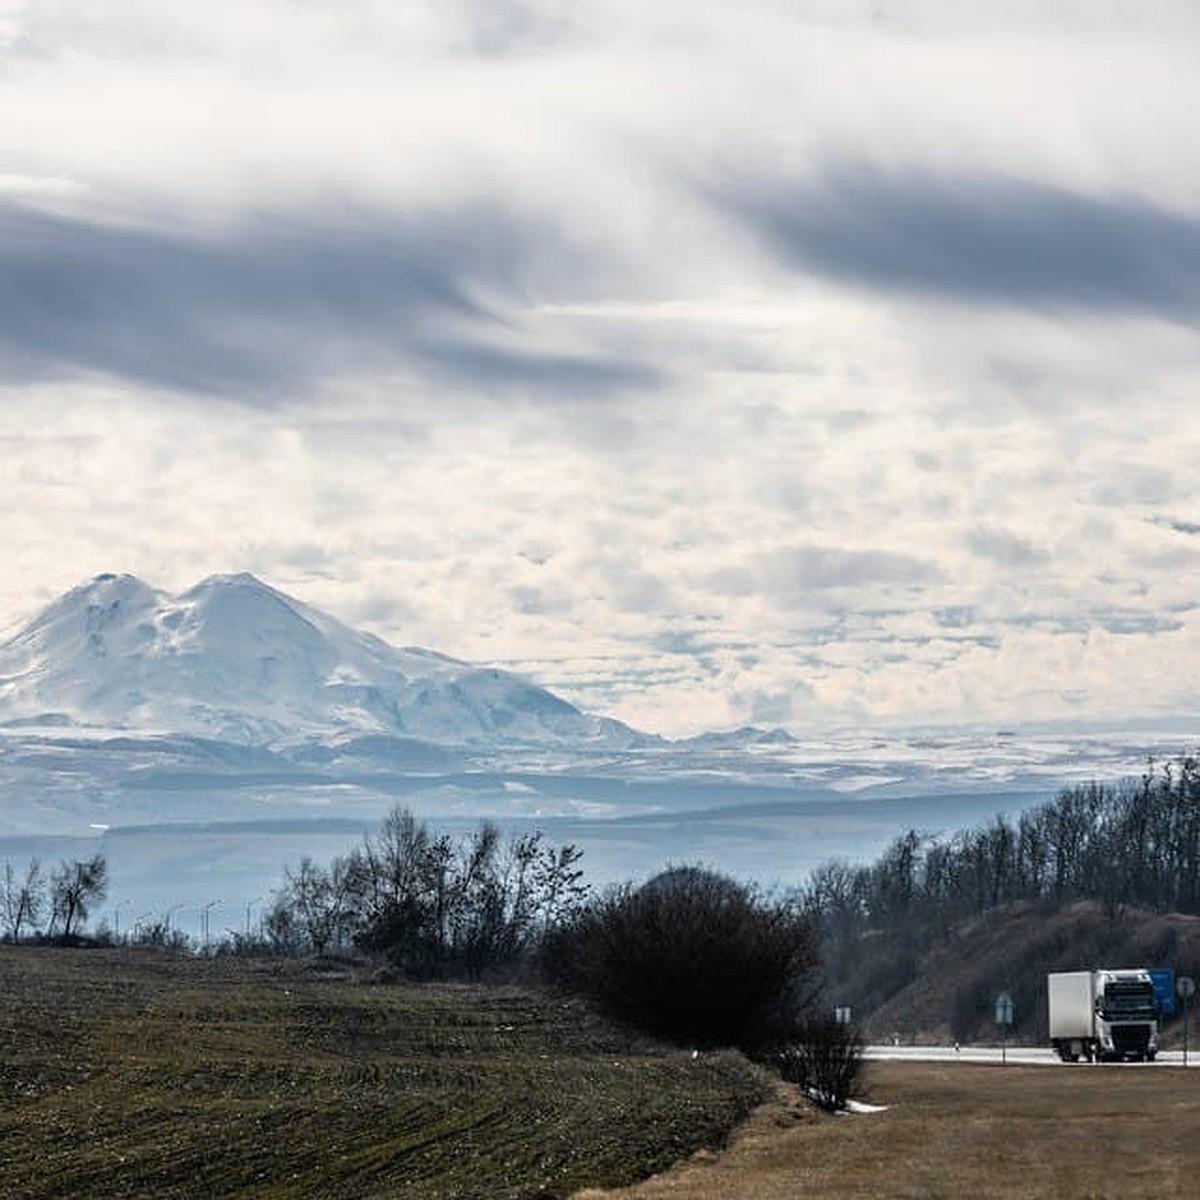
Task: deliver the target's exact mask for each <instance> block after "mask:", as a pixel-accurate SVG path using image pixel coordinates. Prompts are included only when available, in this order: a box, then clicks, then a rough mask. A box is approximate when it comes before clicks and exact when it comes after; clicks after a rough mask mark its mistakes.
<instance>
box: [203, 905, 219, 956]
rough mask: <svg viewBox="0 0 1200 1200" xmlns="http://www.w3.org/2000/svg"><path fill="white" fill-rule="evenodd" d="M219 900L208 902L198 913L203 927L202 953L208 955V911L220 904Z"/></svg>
mask: <svg viewBox="0 0 1200 1200" xmlns="http://www.w3.org/2000/svg"><path fill="white" fill-rule="evenodd" d="M220 903H221V901H220V900H210V901H209V902H208V903H207V904H206V905H205V906H204V907H203V908H202V909H201V910H200V911H201V914H202V921H203V925H204V953H205V954H207V953H208V914H209V910H210V909H212V908H215V907H216V906H217V905H218V904H220Z"/></svg>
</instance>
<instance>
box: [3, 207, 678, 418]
mask: <svg viewBox="0 0 1200 1200" xmlns="http://www.w3.org/2000/svg"><path fill="white" fill-rule="evenodd" d="M556 243H559V244H560V245H562V244H563V243H562V242H561V241H560V239H558V238H557V236H556V233H555V231H554V230H552V229H546V228H542V227H539V226H536V225H534V224H533V223H531V222H528V221H526V220H523V219H521V218H519V217H516V216H514V215H512V214H510V213H508V212H505V211H503V210H501V209H499V208H486V207H479V206H474V207H471V208H470V209H464V210H461V211H453V212H449V213H433V214H424V215H419V216H416V217H412V218H410V219H407V220H399V219H386V218H379V217H374V216H367V217H365V218H364V217H362V216H356V217H354V218H352V219H349V220H340V221H338V220H333V219H329V218H324V219H321V218H317V219H313V220H309V221H304V220H301V219H298V218H296V217H294V216H291V217H288V218H286V219H267V218H262V217H260V218H257V219H254V220H248V221H244V222H242V223H240V224H238V225H237V226H235V227H233V228H222V229H220V230H218V231H216V232H211V231H204V232H198V231H194V230H188V229H179V230H172V229H164V228H162V227H161V226H160V227H155V228H146V227H138V226H129V225H116V224H103V223H97V222H92V221H88V220H86V219H82V218H79V217H71V216H63V215H59V214H50V213H44V212H38V211H33V210H30V209H27V208H23V207H21V206H19V205H15V204H12V203H9V204H0V351H2V352H3V367H2V368H0V371H2V373H3V374H4V375H6V376H7V377H8V379H9V380H17V381H21V380H28V379H35V378H47V377H48V378H53V377H56V376H61V375H64V374H71V373H78V372H85V373H101V374H106V375H114V376H118V377H121V378H125V379H129V380H133V381H136V382H139V383H143V384H149V385H152V386H157V387H168V388H182V389H188V390H194V391H199V392H209V393H218V394H224V395H227V396H229V397H230V398H233V399H238V400H253V401H255V402H271V401H274V400H277V399H279V398H280V397H281V396H284V395H287V394H289V393H291V392H293V391H295V390H296V389H299V388H303V387H305V386H306V385H308V384H310V383H311V382H312V381H313V380H314V379H316V378H319V377H320V376H322V375H324V374H327V373H330V374H339V373H344V372H347V371H350V372H352V371H354V370H356V369H367V370H370V369H372V368H376V367H379V366H388V367H396V366H406V367H407V368H408V369H410V370H413V371H416V372H418V373H419V374H421V375H423V376H432V377H434V378H435V379H437V380H439V381H442V382H446V381H449V382H457V383H459V384H462V385H466V386H483V387H485V388H494V387H500V388H528V389H533V390H541V389H554V390H555V392H556V393H557V394H561V395H563V396H564V397H567V398H569V397H571V396H574V395H580V394H584V395H587V394H595V393H596V392H605V391H611V390H612V389H614V388H619V387H624V386H629V385H639V384H646V383H648V382H653V381H654V379H655V376H654V373H653V372H652V371H651V370H650V369H649V368H647V367H645V366H643V365H641V364H638V363H636V362H634V363H629V362H625V361H619V360H614V359H611V358H610V357H609V356H607V355H605V354H597V355H595V356H590V355H587V354H579V355H572V354H564V353H559V352H556V351H553V350H543V349H541V348H539V347H537V346H536V345H535V346H534V347H533V348H530V345H529V339H528V338H525V339H520V338H518V337H517V335H516V333H515V331H514V330H513V329H511V328H510V327H509V323H508V320H507V316H506V306H507V305H509V304H516V305H519V304H520V303H521V302H522V300H523V297H524V295H525V294H526V292H527V291H529V290H531V289H535V288H536V286H537V283H538V280H537V278H536V277H535V276H536V270H537V266H536V264H540V263H544V262H545V261H546V256H547V252H548V251H547V247H548V246H552V245H554V244H556ZM569 253H570V251H569V249H567V248H564V249H563V256H564V257H565V256H567V255H568V254H569ZM577 265H578V266H579V267H580V270H581V271H582V272H585V271H586V265H585V264H577Z"/></svg>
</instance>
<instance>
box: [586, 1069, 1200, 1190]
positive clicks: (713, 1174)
mask: <svg viewBox="0 0 1200 1200" xmlns="http://www.w3.org/2000/svg"><path fill="white" fill-rule="evenodd" d="M1195 1074H1196V1073H1195V1072H1194V1071H1183V1070H1181V1069H1180V1068H1178V1067H1173V1068H1159V1067H1154V1068H1150V1069H1147V1068H1143V1067H1134V1066H1127V1067H1122V1066H1106V1067H1094V1066H1086V1065H1082V1066H1078V1067H1068V1066H1063V1065H1060V1064H1054V1065H1050V1066H1045V1067H1018V1066H1013V1065H1011V1064H1010V1065H1009V1066H1007V1067H1001V1066H999V1065H996V1066H968V1065H967V1064H956V1063H949V1064H941V1063H896V1062H878V1063H872V1064H871V1081H872V1082H871V1093H872V1099H873V1100H875V1101H876V1102H877V1103H878V1104H880V1105H883V1106H886V1111H884V1112H877V1113H871V1114H866V1115H863V1116H854V1117H849V1118H847V1117H834V1116H830V1115H828V1114H822V1113H818V1112H817V1111H816V1110H815V1109H813V1108H812V1107H811V1106H808V1107H804V1106H802V1105H800V1104H798V1103H797V1102H796V1100H795V1099H794V1097H786V1096H785V1097H783V1098H781V1100H780V1102H778V1103H775V1104H771V1105H767V1106H764V1107H763V1108H761V1109H759V1110H758V1111H757V1112H755V1114H754V1115H753V1117H752V1118H751V1119H750V1120H749V1121H748V1122H747V1123H746V1124H745V1125H743V1126H742V1128H741V1129H740V1130H739V1131H738V1134H737V1137H736V1139H735V1140H734V1142H733V1144H732V1146H731V1147H730V1148H729V1150H728V1151H726V1152H725V1153H722V1154H721V1155H719V1156H715V1155H697V1156H695V1157H694V1158H692V1159H691V1160H689V1161H688V1162H685V1163H681V1164H679V1165H678V1166H677V1167H675V1168H673V1169H672V1170H670V1171H668V1172H667V1173H665V1174H664V1175H661V1176H659V1177H658V1178H656V1179H652V1180H649V1181H647V1182H645V1183H642V1184H638V1185H636V1186H634V1187H630V1188H621V1189H619V1190H617V1191H611V1192H610V1191H605V1192H599V1191H590V1190H589V1191H588V1192H585V1193H584V1194H582V1195H581V1196H579V1197H578V1198H577V1200H606V1198H608V1200H617V1197H620V1198H621V1200H679V1198H680V1197H686V1198H687V1200H746V1198H747V1197H753V1200H797V1198H798V1197H819V1198H820V1200H879V1198H880V1197H887V1198H896V1200H899V1198H904V1200H962V1198H963V1197H964V1196H966V1197H970V1198H971V1200H1058V1198H1060V1197H1061V1198H1062V1200H1077V1198H1083V1197H1087V1198H1088V1200H1101V1198H1104V1200H1131V1198H1133V1197H1143V1196H1145V1197H1154V1198H1155V1200H1166V1198H1173V1197H1188V1198H1191V1197H1194V1196H1195V1195H1196V1179H1197V1177H1198V1176H1200V1140H1197V1138H1196V1137H1195V1136H1194V1131H1195V1130H1196V1129H1197V1128H1198V1127H1200V1088H1197V1087H1196V1082H1197V1081H1196V1078H1195Z"/></svg>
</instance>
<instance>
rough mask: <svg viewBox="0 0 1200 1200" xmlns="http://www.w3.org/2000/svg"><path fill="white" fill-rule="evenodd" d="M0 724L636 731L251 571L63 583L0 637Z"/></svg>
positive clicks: (601, 735)
mask: <svg viewBox="0 0 1200 1200" xmlns="http://www.w3.org/2000/svg"><path fill="white" fill-rule="evenodd" d="M0 724H6V725H9V726H13V725H33V724H39V725H54V724H57V725H66V724H70V725H74V726H85V727H96V728H104V729H119V730H133V731H138V732H142V733H160V732H170V733H184V734H193V735H198V736H203V737H212V738H220V739H224V740H227V741H236V742H241V743H244V744H266V743H269V742H276V741H281V740H286V739H289V738H303V737H311V736H314V735H330V734H337V735H343V736H345V735H347V734H355V735H357V734H386V735H399V736H403V737H406V738H416V739H422V740H425V741H432V742H439V743H448V744H458V745H462V744H479V743H488V742H497V743H501V742H502V743H517V744H520V743H532V744H555V743H560V742H564V741H584V742H591V743H599V744H608V743H612V744H613V745H627V744H629V743H630V742H632V741H636V740H637V739H638V736H639V735H637V734H636V733H635V732H634V731H633V730H630V729H629V728H628V727H626V726H624V725H621V724H620V723H619V722H617V721H612V720H607V719H603V718H599V717H595V716H591V715H588V714H586V713H583V712H581V711H580V710H579V709H577V708H575V707H574V706H572V705H570V704H568V703H567V702H566V701H564V700H561V699H559V698H558V697H557V696H554V695H553V694H552V693H550V692H548V691H546V690H545V689H543V688H539V687H536V686H534V685H532V684H530V683H528V682H526V681H525V680H523V679H521V678H519V677H518V676H515V675H512V674H510V673H508V672H505V671H499V670H493V669H489V668H482V667H479V666H475V665H472V664H470V663H465V662H460V661H458V660H456V659H453V658H448V657H446V656H445V655H441V654H437V653H434V652H432V651H428V650H421V649H415V648H406V649H397V648H396V647H393V646H391V645H389V644H388V643H387V642H385V641H383V640H382V639H380V638H378V637H375V636H373V635H371V634H367V633H362V632H359V631H356V630H354V629H351V628H350V627H349V626H347V625H344V624H342V623H341V622H340V621H337V620H336V619H334V618H333V617H331V616H329V615H328V614H327V613H323V612H321V611H319V610H318V609H315V608H312V607H310V606H309V605H306V604H303V603H301V602H300V601H298V600H295V599H293V598H292V597H290V596H287V595H285V594H284V593H283V592H280V591H277V590H275V589H274V588H272V587H269V586H268V585H266V584H265V583H263V582H262V581H261V580H259V579H256V578H255V577H254V576H252V575H245V574H242V575H216V576H212V577H211V578H209V579H205V580H204V581H203V582H201V583H199V584H197V585H196V586H195V587H193V588H191V589H190V590H189V591H186V592H184V593H183V594H182V595H180V596H170V595H168V594H167V593H166V592H163V591H160V590H158V589H156V588H152V587H149V586H148V585H146V584H145V583H142V582H141V581H140V580H138V579H136V578H134V577H132V576H130V575H100V576H97V577H96V578H95V579H93V580H92V581H91V582H90V583H86V584H83V585H81V586H80V587H77V588H74V589H72V590H71V591H70V592H68V593H67V594H66V595H64V596H62V597H61V598H60V599H58V600H56V601H55V602H54V603H53V604H51V605H50V606H49V607H48V608H46V609H45V610H44V611H43V612H42V613H41V614H40V615H39V616H38V617H36V618H35V619H34V620H33V621H31V622H30V623H29V624H28V625H27V626H26V627H25V628H24V629H22V630H21V631H19V632H18V633H17V634H16V636H15V637H13V638H12V639H11V640H9V641H8V642H6V643H4V644H3V645H0Z"/></svg>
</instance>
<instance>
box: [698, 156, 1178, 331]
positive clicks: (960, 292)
mask: <svg viewBox="0 0 1200 1200" xmlns="http://www.w3.org/2000/svg"><path fill="white" fill-rule="evenodd" d="M712 194H713V195H714V196H715V199H716V202H717V203H718V205H719V206H720V207H722V208H723V209H725V210H726V211H728V212H731V213H733V214H735V215H736V217H737V218H738V219H739V220H740V221H743V222H745V223H747V224H748V225H749V226H750V227H751V228H752V229H753V230H754V231H755V232H756V233H757V234H758V235H759V236H761V238H762V239H763V240H764V241H765V242H766V243H767V245H768V246H769V247H770V248H771V250H772V252H773V253H775V254H777V255H779V256H780V257H781V258H782V259H783V260H784V262H786V263H787V264H789V265H790V266H792V267H794V268H797V269H799V270H803V271H806V272H812V273H815V274H819V275H824V276H827V277H831V278H834V279H837V280H840V281H844V282H847V283H850V284H855V285H865V286H867V287H873V288H880V289H887V290H892V291H900V292H914V293H923V294H930V295H934V296H937V297H941V298H945V299H948V300H951V301H958V302H965V303H1003V304H1016V305H1022V306H1033V307H1042V306H1046V307H1067V308H1074V309H1081V310H1091V311H1098V312H1113V313H1138V312H1145V313H1151V314H1155V315H1159V316H1162V317H1165V318H1168V319H1172V320H1180V321H1184V322H1188V323H1191V322H1194V321H1196V320H1197V319H1200V221H1197V220H1194V219H1190V218H1188V217H1185V216H1180V215H1176V214H1174V213H1171V212H1168V211H1166V210H1165V209H1162V208H1159V207H1156V206H1154V205H1152V204H1149V203H1147V202H1145V201H1143V200H1139V199H1136V198H1131V197H1125V196H1094V195H1085V194H1082V193H1079V192H1073V191H1068V190H1065V189H1062V188H1056V187H1051V186H1049V185H1046V184H1041V183H1034V182H1030V181H1027V180H1020V179H1015V178H1010V177H1006V176H1000V175H988V174H972V175H961V176H954V175H940V174H932V173H929V172H922V171H916V170H896V171H886V170H879V169H876V168H873V167H869V166H861V165H860V166H848V165H845V164H841V165H837V166H835V167H833V168H831V169H830V170H828V171H827V172H826V173H825V174H823V175H822V176H821V177H820V178H819V179H818V180H817V181H816V182H806V183H803V184H791V183H787V182H779V183H769V182H768V183H762V184H758V185H750V186H747V185H745V184H741V183H739V184H736V185H729V186H721V187H717V188H715V189H713V192H712Z"/></svg>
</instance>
